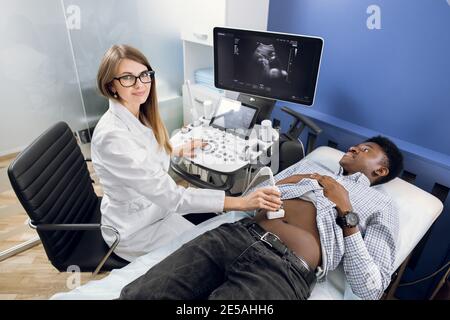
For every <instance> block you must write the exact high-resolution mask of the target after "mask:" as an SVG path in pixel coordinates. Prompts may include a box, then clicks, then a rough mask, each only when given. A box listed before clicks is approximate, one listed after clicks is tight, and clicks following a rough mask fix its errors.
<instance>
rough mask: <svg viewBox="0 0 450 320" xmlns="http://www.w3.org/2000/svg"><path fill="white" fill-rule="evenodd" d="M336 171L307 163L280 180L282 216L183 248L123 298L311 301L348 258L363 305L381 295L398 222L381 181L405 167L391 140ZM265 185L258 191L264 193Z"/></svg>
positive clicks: (354, 154)
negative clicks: (317, 285)
mask: <svg viewBox="0 0 450 320" xmlns="http://www.w3.org/2000/svg"><path fill="white" fill-rule="evenodd" d="M339 164H340V169H339V171H338V172H331V171H329V170H328V169H326V168H324V167H321V166H320V165H318V164H316V163H313V162H311V161H309V160H307V159H303V160H302V161H300V162H298V163H297V164H295V165H293V166H291V167H289V168H287V169H286V170H284V171H282V172H281V173H279V174H278V175H276V176H275V181H276V183H277V185H278V187H279V189H280V192H281V199H282V201H283V206H284V210H285V216H284V217H283V218H279V219H272V220H268V219H267V218H266V214H265V212H258V213H257V214H256V216H255V217H254V218H252V219H250V218H245V219H243V220H240V221H237V222H235V223H227V224H223V225H221V226H219V227H218V228H216V229H213V230H211V231H208V232H206V233H204V234H203V235H201V236H199V237H197V238H195V239H193V240H192V241H190V242H188V243H186V244H184V245H183V246H182V247H181V248H180V249H178V250H177V251H175V252H174V253H172V254H171V255H169V256H168V257H167V258H166V259H164V260H163V261H161V262H160V263H159V264H157V265H155V266H154V267H153V268H151V269H150V270H149V271H148V272H147V273H146V274H144V275H143V276H141V277H139V278H138V279H136V280H135V281H133V282H132V283H130V284H128V285H127V286H126V287H125V288H124V289H123V290H122V292H121V295H120V298H121V299H307V298H308V297H309V296H310V293H311V290H312V289H313V287H314V284H315V282H316V280H317V279H319V281H321V280H323V279H325V276H326V274H327V272H328V271H330V270H333V269H335V268H336V267H337V266H338V265H339V263H340V262H341V261H343V266H344V271H345V274H346V278H347V281H348V282H349V284H350V287H351V289H352V291H353V293H354V294H356V295H357V296H358V297H360V298H362V299H379V298H380V297H381V295H382V294H383V291H384V290H385V289H386V288H387V286H388V284H389V282H390V279H391V274H392V272H393V271H394V270H393V264H394V260H395V254H396V238H397V232H398V216H397V212H396V210H395V208H394V206H393V204H392V201H391V199H390V198H389V197H388V196H387V195H386V194H383V193H381V192H379V191H378V190H376V189H374V188H372V187H373V186H374V185H377V184H381V183H385V182H388V181H390V180H392V179H394V178H395V177H396V176H398V174H399V173H400V172H401V170H402V168H403V157H402V154H401V153H400V151H399V150H398V148H397V147H396V146H395V144H393V143H392V142H391V141H390V140H388V139H387V138H385V137H381V136H378V137H373V138H371V139H368V140H367V141H365V142H363V143H361V144H359V145H356V146H354V147H351V148H350V149H349V150H348V152H347V153H346V154H345V155H344V156H343V157H342V158H341V160H340V161H339ZM262 186H263V185H259V186H258V187H262Z"/></svg>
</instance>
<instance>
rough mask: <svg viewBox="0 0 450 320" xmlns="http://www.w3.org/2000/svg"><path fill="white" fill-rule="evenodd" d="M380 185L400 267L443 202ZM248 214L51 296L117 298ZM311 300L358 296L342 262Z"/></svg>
mask: <svg viewBox="0 0 450 320" xmlns="http://www.w3.org/2000/svg"><path fill="white" fill-rule="evenodd" d="M342 155H343V152H341V151H338V150H336V149H332V148H329V147H320V148H317V149H316V150H314V152H312V153H311V154H309V155H308V156H307V158H309V159H311V160H312V161H316V162H319V163H321V164H322V165H324V166H326V167H328V168H330V169H331V170H337V168H338V165H339V164H338V162H339V159H340V158H341V157H342ZM376 188H379V190H380V191H382V192H386V193H388V194H390V195H391V196H392V197H393V199H394V202H395V205H396V207H397V208H398V210H399V217H400V230H399V237H398V253H397V257H396V261H395V269H397V268H398V267H399V266H400V265H401V263H402V261H404V260H405V258H406V257H407V256H408V255H409V253H410V252H411V251H412V250H413V249H414V247H415V246H416V245H417V243H418V242H419V241H420V239H421V238H422V237H423V235H424V234H425V233H426V231H427V230H428V228H429V227H430V226H431V225H432V223H433V222H434V221H435V220H436V219H437V217H438V216H439V214H440V213H441V212H442V209H443V204H442V202H440V201H439V200H438V199H437V198H436V197H434V196H433V195H431V194H429V193H427V192H425V191H423V190H421V189H419V188H417V187H415V186H414V185H412V184H410V183H407V182H405V181H403V180H401V179H399V178H396V179H394V180H393V181H390V182H389V183H386V184H383V185H381V186H377V187H376ZM245 216H246V214H245V213H243V212H230V213H227V214H224V215H221V216H217V217H215V218H213V219H210V220H208V221H205V222H203V223H202V224H200V225H198V226H195V227H194V228H193V229H192V230H191V231H187V232H186V233H184V234H182V235H181V236H179V237H178V238H176V239H175V240H174V241H173V242H172V243H171V244H170V245H166V246H163V247H161V248H159V249H156V250H154V251H152V252H150V253H148V254H146V255H144V256H142V257H139V258H138V259H136V260H135V261H133V262H132V263H130V264H129V265H127V266H126V267H124V268H122V269H116V270H113V271H111V273H110V274H109V275H108V276H107V277H105V278H103V279H101V280H94V281H90V282H88V283H87V284H85V285H83V286H80V287H78V288H76V289H74V290H72V291H69V292H62V293H57V294H55V295H54V296H53V297H51V299H86V300H87V299H115V298H117V297H119V295H120V291H121V290H122V288H123V287H124V286H125V285H127V284H128V283H130V282H131V281H133V280H134V279H136V278H138V277H139V276H141V275H142V274H144V273H145V272H146V271H147V270H148V269H149V268H150V267H152V266H153V265H155V264H157V263H158V262H159V261H161V260H162V259H164V258H165V257H166V256H168V255H169V254H170V253H172V252H173V251H175V250H176V249H178V248H179V247H180V246H181V245H182V244H183V243H185V242H188V241H190V240H191V239H194V238H195V237H197V236H199V235H200V234H202V233H204V232H206V231H208V230H210V229H213V228H216V227H218V226H219V225H221V224H223V223H228V222H234V221H237V220H240V219H242V218H244V217H245ZM310 299H312V300H342V299H358V298H357V297H356V296H355V295H353V293H352V291H351V289H350V288H349V286H348V284H347V282H346V281H345V274H344V271H343V268H342V265H340V266H339V267H338V268H337V269H336V270H333V271H331V272H329V274H328V277H327V280H326V281H325V282H320V283H317V284H316V286H315V287H314V290H313V291H312V293H311V297H310Z"/></svg>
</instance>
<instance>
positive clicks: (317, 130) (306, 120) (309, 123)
mask: <svg viewBox="0 0 450 320" xmlns="http://www.w3.org/2000/svg"><path fill="white" fill-rule="evenodd" d="M281 110H282V111H284V112H286V113H288V114H290V115H291V116H293V117H294V118H297V119H298V120H300V121H301V122H303V123H304V124H305V125H306V126H308V127H309V128H310V129H311V130H312V131H313V132H314V134H316V135H319V134H320V133H321V132H322V129H321V128H320V127H319V126H318V125H317V124H315V123H314V121H312V120H311V119H309V118H308V117H305V116H304V115H301V114H300V113H298V112H295V111H294V110H292V109H289V108H288V107H282V108H281Z"/></svg>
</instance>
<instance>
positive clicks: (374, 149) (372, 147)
mask: <svg viewBox="0 0 450 320" xmlns="http://www.w3.org/2000/svg"><path fill="white" fill-rule="evenodd" d="M339 164H340V165H341V166H342V168H344V171H345V173H347V174H353V173H356V172H362V173H364V174H365V175H366V176H367V177H368V178H369V180H370V181H371V182H374V181H376V180H377V179H378V178H380V177H381V176H385V175H387V174H388V172H389V170H388V168H387V157H386V155H385V153H384V151H383V150H382V149H381V147H380V146H379V145H378V144H376V143H374V142H364V143H360V144H358V145H356V146H353V147H350V148H349V149H348V151H347V153H346V154H345V155H344V156H343V157H342V158H341V160H340V161H339Z"/></svg>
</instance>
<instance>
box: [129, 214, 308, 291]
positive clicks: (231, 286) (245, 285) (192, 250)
mask: <svg viewBox="0 0 450 320" xmlns="http://www.w3.org/2000/svg"><path fill="white" fill-rule="evenodd" d="M297 263H298V262H297V261H296V258H295V256H294V255H293V253H292V252H291V251H290V250H288V252H286V253H285V254H284V255H280V254H278V253H277V252H275V251H273V250H272V249H271V248H270V247H269V246H268V245H266V244H265V243H263V242H262V241H259V240H257V239H256V238H255V237H254V236H253V235H252V234H251V233H250V232H249V230H248V228H247V227H245V226H244V225H243V224H242V223H241V222H239V221H238V222H235V223H231V224H230V223H228V224H223V225H221V226H220V227H218V228H216V229H214V230H211V231H208V232H206V233H204V234H203V235H201V236H199V237H197V238H195V239H193V240H192V241H190V242H188V243H186V244H184V245H183V246H182V247H181V248H179V249H178V250H177V251H175V252H174V253H172V254H171V255H169V256H168V257H167V258H166V259H164V260H162V261H161V262H160V263H158V264H157V265H155V266H154V267H153V268H151V269H150V270H149V271H148V272H147V273H146V274H144V275H142V276H141V277H139V278H137V279H136V280H135V281H133V282H131V283H130V284H128V285H127V286H126V287H124V288H123V289H122V292H121V294H120V299H171V300H173V299H184V300H190V299H296V300H298V299H302V300H303V299H307V298H308V297H309V295H310V287H309V286H308V284H307V282H306V281H305V276H304V271H303V270H302V269H301V268H300V267H299V266H298V264H297Z"/></svg>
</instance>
